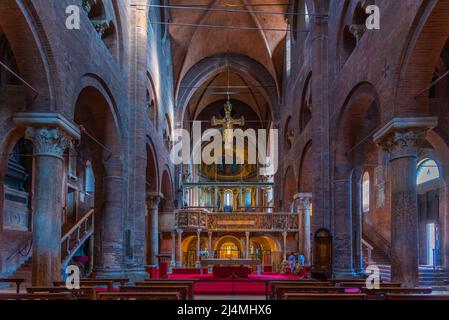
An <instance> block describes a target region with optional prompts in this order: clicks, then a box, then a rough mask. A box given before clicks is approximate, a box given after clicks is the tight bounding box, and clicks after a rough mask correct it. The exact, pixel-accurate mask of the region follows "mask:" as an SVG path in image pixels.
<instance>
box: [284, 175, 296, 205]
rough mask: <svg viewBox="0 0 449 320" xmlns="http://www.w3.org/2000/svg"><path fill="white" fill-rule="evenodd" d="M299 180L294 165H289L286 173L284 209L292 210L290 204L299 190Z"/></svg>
mask: <svg viewBox="0 0 449 320" xmlns="http://www.w3.org/2000/svg"><path fill="white" fill-rule="evenodd" d="M297 185H298V184H297V182H296V175H295V171H294V170H293V168H292V167H288V168H287V170H286V171H285V175H284V201H283V207H284V210H286V211H289V210H290V207H289V206H290V204H291V203H292V202H293V197H294V195H295V194H296V191H297V189H296V188H297Z"/></svg>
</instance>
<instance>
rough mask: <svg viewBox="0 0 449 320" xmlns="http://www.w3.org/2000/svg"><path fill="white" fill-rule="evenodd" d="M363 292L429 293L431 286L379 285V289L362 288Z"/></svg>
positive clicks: (379, 293)
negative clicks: (403, 286)
mask: <svg viewBox="0 0 449 320" xmlns="http://www.w3.org/2000/svg"><path fill="white" fill-rule="evenodd" d="M362 291H363V293H366V294H368V295H374V296H376V295H382V296H385V295H386V294H431V293H432V288H426V287H423V288H402V287H399V288H398V287H385V286H384V287H381V288H380V289H368V288H366V287H364V288H362Z"/></svg>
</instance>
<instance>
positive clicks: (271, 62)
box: [169, 0, 288, 114]
mask: <svg viewBox="0 0 449 320" xmlns="http://www.w3.org/2000/svg"><path fill="white" fill-rule="evenodd" d="M186 2H187V3H186ZM169 4H170V6H171V8H170V16H171V24H170V28H169V32H170V36H171V39H172V48H173V61H174V73H175V81H176V83H177V85H179V83H180V81H181V80H182V78H183V77H184V75H185V74H186V73H187V71H188V70H189V69H190V68H191V67H192V66H194V65H195V64H196V63H198V62H199V61H201V60H203V59H205V58H207V57H211V56H214V55H217V54H226V53H228V54H239V55H244V56H248V57H250V58H251V59H254V60H255V61H257V62H259V63H260V64H262V65H263V66H265V68H266V69H267V71H268V72H269V73H270V74H271V76H272V77H273V79H275V80H276V81H277V83H278V85H279V82H280V79H281V77H282V66H283V58H284V55H283V52H284V47H285V41H284V38H285V34H286V32H285V30H286V29H287V23H286V20H285V12H287V10H288V1H286V0H196V1H185V0H170V1H169ZM261 5H263V6H261ZM181 6H183V8H182V9H181V8H179V7H181ZM192 6H193V7H194V8H195V9H193V8H192ZM208 9H209V10H208ZM223 10H227V11H223ZM230 11H232V12H230ZM242 11H244V12H242ZM254 11H265V12H271V13H272V14H266V13H264V14H261V13H256V12H254ZM273 13H275V14H273ZM206 26H207V27H206ZM211 26H225V27H223V28H221V27H220V28H217V27H211ZM233 27H239V28H238V29H231V28H233ZM242 28H243V29H242ZM273 29H274V30H273ZM279 30H282V31H279ZM235 79H236V80H237V81H238V83H240V82H242V81H246V80H245V79H243V78H237V77H236V78H235ZM232 85H235V84H234V83H233V84H232ZM234 98H235V97H234ZM256 100H257V99H256ZM256 108H257V107H256ZM257 113H258V114H259V113H260V110H259V111H257Z"/></svg>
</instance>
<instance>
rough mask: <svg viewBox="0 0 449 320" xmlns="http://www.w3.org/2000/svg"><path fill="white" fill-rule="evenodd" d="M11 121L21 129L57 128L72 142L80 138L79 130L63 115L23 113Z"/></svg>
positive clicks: (17, 114)
mask: <svg viewBox="0 0 449 320" xmlns="http://www.w3.org/2000/svg"><path fill="white" fill-rule="evenodd" d="M13 120H14V122H15V123H16V124H18V125H19V126H23V127H37V128H39V127H45V128H59V129H60V130H61V132H64V133H65V134H66V135H67V136H69V137H70V138H71V139H72V140H79V139H80V138H81V132H80V129H79V128H78V126H77V125H76V124H74V123H73V122H71V121H69V120H68V119H67V118H65V117H64V116H63V115H61V114H59V113H54V112H30V113H27V112H23V113H16V114H14V117H13Z"/></svg>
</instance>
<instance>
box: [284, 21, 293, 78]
mask: <svg viewBox="0 0 449 320" xmlns="http://www.w3.org/2000/svg"><path fill="white" fill-rule="evenodd" d="M289 28H290V27H289ZM285 72H286V74H287V77H289V76H290V74H291V72H292V36H291V33H290V32H287V35H286V36H285Z"/></svg>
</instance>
